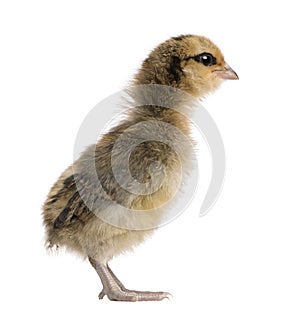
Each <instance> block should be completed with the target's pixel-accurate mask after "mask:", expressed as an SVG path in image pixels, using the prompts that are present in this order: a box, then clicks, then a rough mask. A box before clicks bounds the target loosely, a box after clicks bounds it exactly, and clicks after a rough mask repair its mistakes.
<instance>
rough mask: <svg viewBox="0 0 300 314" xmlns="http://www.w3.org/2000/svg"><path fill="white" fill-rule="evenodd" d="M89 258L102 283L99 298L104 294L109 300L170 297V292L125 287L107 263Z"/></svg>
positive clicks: (152, 299) (141, 299) (158, 299)
mask: <svg viewBox="0 0 300 314" xmlns="http://www.w3.org/2000/svg"><path fill="white" fill-rule="evenodd" d="M89 260H90V262H91V264H92V266H93V267H94V268H95V270H96V271H97V273H98V275H99V277H100V279H101V281H102V284H103V290H102V291H101V292H100V294H99V296H98V297H99V299H103V298H104V296H105V295H106V296H107V297H108V298H109V300H111V301H130V302H135V301H161V300H163V299H169V298H170V297H171V294H169V293H167V292H151V291H136V290H129V289H126V288H125V287H124V285H123V284H122V283H121V281H120V280H119V279H118V278H117V277H116V275H115V274H114V273H113V272H112V270H111V269H110V268H109V266H108V265H107V264H102V263H99V262H97V261H96V260H95V259H92V258H89Z"/></svg>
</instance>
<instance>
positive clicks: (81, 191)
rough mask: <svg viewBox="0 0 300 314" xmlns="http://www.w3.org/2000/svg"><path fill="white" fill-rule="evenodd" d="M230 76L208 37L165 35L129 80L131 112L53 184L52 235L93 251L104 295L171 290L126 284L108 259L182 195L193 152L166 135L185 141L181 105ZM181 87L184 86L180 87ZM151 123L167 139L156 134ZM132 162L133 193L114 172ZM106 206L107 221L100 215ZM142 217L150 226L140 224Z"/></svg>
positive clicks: (126, 297)
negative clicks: (142, 190) (147, 289)
mask: <svg viewBox="0 0 300 314" xmlns="http://www.w3.org/2000/svg"><path fill="white" fill-rule="evenodd" d="M224 78H226V79H228V78H229V79H235V78H237V76H236V74H235V73H234V72H233V71H232V70H231V68H230V67H229V66H228V65H227V64H226V63H225V61H224V58H223V56H222V54H221V52H220V50H219V49H218V48H217V47H216V46H215V45H214V44H213V43H212V42H211V41H210V40H208V39H206V38H205V37H200V36H192V35H186V36H179V37H175V38H171V39H169V40H168V41H166V42H164V43H162V44H161V45H159V46H158V47H157V48H156V49H154V50H153V51H152V53H151V54H150V55H149V57H148V58H147V59H146V60H145V61H144V62H143V64H142V67H141V69H140V71H139V72H138V73H137V75H136V76H135V79H134V82H133V84H132V87H131V88H129V92H128V93H129V94H130V95H131V98H132V100H133V101H132V103H131V105H130V108H129V110H128V113H127V115H126V117H125V118H124V119H123V120H122V121H121V122H120V123H119V124H118V125H117V126H115V127H114V128H112V129H111V130H110V131H109V132H108V133H106V134H105V135H103V136H102V137H101V139H100V140H99V141H98V143H97V144H96V145H95V146H91V147H89V148H88V149H87V150H86V151H85V152H84V153H83V154H82V155H81V157H80V158H79V159H78V160H77V161H75V162H74V164H73V165H72V166H70V167H69V168H67V169H66V170H65V171H64V172H63V174H62V175H61V176H60V178H59V179H58V181H57V182H56V183H55V184H54V186H53V187H52V189H51V190H50V193H49V195H48V198H47V200H46V202H45V204H44V207H43V217H44V224H45V227H46V235H47V243H48V245H49V246H50V247H53V246H58V247H61V246H62V247H66V248H68V249H70V250H72V251H74V252H76V253H79V254H80V255H82V256H83V257H87V258H89V260H90V262H91V264H92V266H93V267H94V268H95V269H96V271H97V273H98V275H99V276H100V279H101V281H102V284H103V291H102V292H101V294H100V295H99V297H100V298H102V297H103V296H104V295H107V296H108V298H109V299H111V300H122V301H137V300H162V299H164V298H165V297H168V294H167V293H165V292H139V291H131V290H127V289H126V288H125V287H124V286H123V285H122V284H121V282H120V281H119V280H118V279H117V278H116V276H115V275H114V274H113V272H112V271H111V269H110V268H109V267H108V265H107V262H108V261H109V260H110V259H111V258H112V257H113V256H116V255H118V254H120V253H121V252H124V251H127V250H129V249H131V248H133V247H134V246H135V245H137V244H139V243H140V242H142V241H143V240H144V239H145V238H146V237H147V236H148V235H150V234H151V233H152V232H153V228H150V229H149V227H146V226H149V225H151V226H158V225H159V223H160V221H161V220H162V218H163V215H164V214H165V212H164V211H156V210H155V209H156V208H159V207H160V206H162V205H163V204H164V203H166V202H168V201H169V200H170V199H172V198H173V197H174V196H175V195H176V193H177V189H178V182H179V181H180V180H181V174H182V173H181V169H182V167H186V166H187V165H188V160H189V155H190V152H189V149H185V150H184V153H182V154H181V155H180V156H178V154H177V153H176V151H174V149H172V147H170V145H168V144H167V143H171V142H172V141H173V142H177V143H181V142H182V137H181V136H180V134H182V135H183V136H185V137H187V138H189V136H190V134H189V133H190V125H189V120H188V118H187V117H186V116H185V115H184V114H182V113H181V112H182V111H183V109H184V108H185V109H187V111H189V109H191V108H192V106H193V100H194V97H197V98H199V97H202V96H203V95H204V94H206V93H208V92H211V91H212V90H214V89H215V88H216V87H217V86H218V85H219V84H220V83H221V80H222V79H224ZM142 85H150V86H152V87H153V88H151V89H150V91H149V89H146V90H147V91H146V92H145V89H143V88H142V89H139V88H137V89H136V88H135V87H139V86H142ZM161 86H168V87H169V88H167V89H165V88H160V87H161ZM156 87H157V88H156ZM178 90H180V91H182V92H184V93H182V94H180V93H179V94H178V92H177V91H178ZM179 109H180V110H179ZM153 123H154V124H153ZM153 125H154V126H155V132H156V134H163V136H164V141H158V140H154V139H153V138H152V137H151V132H152V129H153V128H154V127H153ZM168 126H171V128H169V127H168ZM176 130H178V132H177V131H176ZM124 134H126V136H125V137H124V136H123V135H124ZM122 136H123V137H122ZM147 136H148V137H147ZM139 137H143V138H144V140H142V141H140V142H139V144H138V145H135V146H134V147H133V148H132V145H131V140H132V139H133V140H136V139H139ZM147 138H148V140H147ZM116 143H118V145H119V146H118V145H117V144H116ZM126 149H127V150H130V152H129V153H130V157H129V159H128V160H127V159H126V158H124V153H126ZM126 163H128V167H129V171H130V175H131V176H132V178H133V179H134V180H136V181H137V182H139V183H141V185H142V186H143V188H145V190H146V192H147V193H133V192H132V191H131V190H130V187H131V186H132V181H131V179H130V178H129V179H128V178H127V176H126V175H123V176H122V175H121V176H120V177H121V179H120V178H117V177H116V173H115V172H114V166H117V169H118V170H120V171H121V174H122V171H123V170H124V169H125V168H126ZM162 177H163V180H162ZM120 180H121V181H122V182H120ZM149 189H151V191H153V192H151V193H149ZM116 204H120V205H121V206H123V207H125V208H128V209H129V210H135V211H140V212H143V213H145V214H143V215H141V216H137V218H136V217H133V216H131V215H130V214H129V215H127V214H126V215H122V212H121V214H120V211H118V210H117V209H116V206H115V205H116ZM153 209H154V210H153ZM104 212H105V213H106V214H105V215H106V216H105V217H108V221H107V220H106V219H102V217H104V216H103V215H102V214H103V213H104ZM110 218H111V219H112V220H110ZM110 221H116V222H118V221H121V222H122V226H129V227H127V228H122V227H119V226H116V225H118V224H111V223H109V222H110ZM136 223H137V224H138V225H139V226H145V227H144V228H143V227H139V228H135V226H136ZM136 229H139V230H136Z"/></svg>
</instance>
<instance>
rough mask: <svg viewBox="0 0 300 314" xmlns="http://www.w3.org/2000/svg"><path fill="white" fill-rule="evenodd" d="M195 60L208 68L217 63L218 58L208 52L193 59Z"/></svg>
mask: <svg viewBox="0 0 300 314" xmlns="http://www.w3.org/2000/svg"><path fill="white" fill-rule="evenodd" d="M193 59H194V60H195V61H197V62H200V63H202V64H203V65H205V66H206V67H209V66H211V65H213V64H216V63H217V60H216V58H215V57H214V56H213V55H211V54H210V53H208V52H204V53H201V54H200V55H197V56H195V57H193Z"/></svg>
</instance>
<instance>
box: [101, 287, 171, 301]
mask: <svg viewBox="0 0 300 314" xmlns="http://www.w3.org/2000/svg"><path fill="white" fill-rule="evenodd" d="M105 295H107V297H108V299H109V300H111V301H127V302H136V301H161V300H163V299H169V298H170V297H171V294H170V293H168V292H151V291H136V290H128V289H124V290H122V289H121V288H120V287H114V288H111V289H109V290H107V291H106V290H105V289H103V290H102V291H101V293H100V294H99V299H103V298H104V296H105Z"/></svg>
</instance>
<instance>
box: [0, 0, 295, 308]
mask: <svg viewBox="0 0 300 314" xmlns="http://www.w3.org/2000/svg"><path fill="white" fill-rule="evenodd" d="M298 12H299V9H298V4H297V2H296V1H289V0H286V1H262V0H259V1H254V0H253V1H249V2H243V1H202V0H197V1H190V0H185V1H177V2H176V1H154V0H152V1H147V2H146V1H128V0H127V1H119V2H117V1H113V0H110V1H102V2H101V1H80V2H79V1H1V4H0V33H1V39H0V40H1V48H0V100H1V109H0V110H1V114H0V119H1V120H0V127H1V144H2V149H1V210H2V213H1V216H0V217H1V218H0V223H1V228H0V232H1V237H0V239H1V269H0V272H1V274H0V275H1V277H0V278H1V279H0V285H1V305H0V307H1V312H2V313H17V312H26V313H27V312H31V313H34V311H37V310H39V311H42V312H43V313H63V312H66V311H67V312H69V313H73V314H75V313H87V312H88V313H120V311H124V312H125V313H127V312H130V313H153V312H154V311H155V312H156V313H166V311H175V310H178V311H189V312H191V313H230V314H233V313H239V314H240V313H299V311H300V304H299V292H300V270H299V265H300V254H299V242H300V228H299V224H300V214H299V210H300V206H299V203H300V202H299V181H300V179H299V178H300V171H299V170H300V167H299V159H300V152H299V132H300V125H299V113H300V111H299V106H300V102H299V73H300V67H299V54H300V49H299V44H298V43H299V27H300V25H299V24H300V23H299V16H298ZM182 33H183V34H185V33H194V34H201V35H206V36H207V37H209V38H211V39H212V40H213V41H214V42H216V43H217V44H218V46H219V47H220V48H221V49H222V51H223V53H224V55H225V57H226V59H227V62H228V63H229V64H230V65H231V66H232V68H234V69H235V70H236V72H237V73H238V74H239V76H240V81H233V82H227V83H226V84H224V85H223V86H222V88H221V89H220V90H218V91H217V92H216V93H215V94H214V95H212V96H210V97H209V98H207V100H206V101H205V102H204V106H205V107H206V108H207V110H208V111H209V112H210V114H211V115H212V117H213V118H214V120H215V121H216V123H217V125H218V127H219V129H220V132H221V134H222V136H223V140H224V143H225V146H226V155H227V170H226V180H225V185H224V188H223V191H222V194H221V197H220V198H219V200H218V202H217V203H216V205H215V207H214V208H213V209H212V211H210V212H209V213H208V215H206V216H205V217H202V218H199V217H198V212H199V208H200V204H201V200H202V199H203V195H204V192H205V188H203V189H200V191H199V195H198V196H197V197H196V198H195V199H194V202H193V203H192V204H191V206H190V207H189V208H188V209H187V210H186V211H185V212H184V214H183V215H182V216H181V217H180V218H178V219H177V220H176V221H174V222H173V223H171V224H169V225H167V226H166V227H164V228H161V229H160V230H159V231H158V232H157V233H156V234H155V235H154V236H153V238H152V239H151V240H149V241H147V242H146V243H145V244H143V245H141V246H139V247H138V248H137V249H136V250H135V252H134V253H129V254H127V255H124V256H121V257H119V258H116V259H115V260H113V261H112V263H111V266H112V268H113V269H114V270H115V272H116V273H117V275H119V277H120V278H121V279H122V280H123V282H124V283H125V284H126V285H127V286H128V287H129V288H134V289H146V290H147V289H148V290H166V291H169V292H171V293H172V294H173V296H174V297H173V298H172V299H171V300H170V301H168V300H165V301H163V302H157V303H155V302H150V303H133V304H132V303H117V302H109V301H108V300H107V299H104V300H102V301H99V300H98V299H97V294H98V292H100V290H101V284H100V281H99V279H98V277H97V275H96V273H95V272H94V270H93V269H92V268H91V267H90V265H89V264H88V263H87V262H84V261H82V260H80V259H78V258H76V257H74V256H72V255H69V254H64V253H62V254H59V255H57V256H56V255H52V256H51V255H48V254H47V253H46V252H45V250H44V247H43V227H42V222H41V215H40V213H41V211H40V208H41V205H42V203H43V201H44V199H45V197H46V194H47V193H48V190H49V188H50V186H51V185H52V184H53V183H54V181H55V180H56V178H57V177H58V175H59V174H60V172H61V171H62V170H64V169H65V168H66V166H67V165H69V164H70V163H71V162H72V154H73V144H74V140H75V136H76V133H77V130H78V128H79V126H80V123H81V121H82V120H83V118H84V117H85V115H86V114H87V113H88V112H89V111H90V110H91V109H92V108H93V106H94V105H96V104H97V103H98V102H99V101H100V100H102V99H103V98H104V97H106V96H108V95H110V94H111V93H114V92H116V91H118V90H120V89H121V88H122V87H123V86H124V85H125V84H126V82H127V81H128V80H129V79H130V78H131V77H132V75H133V73H134V72H135V71H136V70H137V69H138V67H139V65H140V63H141V61H142V60H143V59H144V58H145V57H146V55H147V54H148V52H149V51H150V50H151V49H152V48H153V47H154V46H156V45H157V44H159V43H160V42H161V41H163V40H165V39H167V38H168V37H170V36H175V35H179V34H182ZM199 140H200V143H201V140H202V139H199ZM202 141H203V140H202ZM203 143H204V142H203ZM199 146H200V151H201V149H203V151H204V153H203V156H204V157H201V156H200V157H199V159H200V161H201V160H202V161H203V160H206V159H207V160H208V161H207V167H206V164H203V163H202V164H200V165H199V166H200V168H202V169H203V168H204V169H208V168H209V158H206V157H205V156H208V153H207V152H206V153H205V150H207V148H206V146H205V144H203V145H199ZM205 154H206V155H205ZM200 155H201V154H200ZM201 158H202V159H201Z"/></svg>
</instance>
